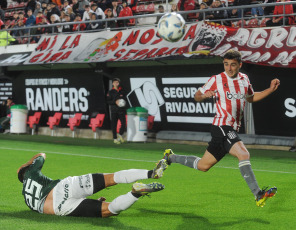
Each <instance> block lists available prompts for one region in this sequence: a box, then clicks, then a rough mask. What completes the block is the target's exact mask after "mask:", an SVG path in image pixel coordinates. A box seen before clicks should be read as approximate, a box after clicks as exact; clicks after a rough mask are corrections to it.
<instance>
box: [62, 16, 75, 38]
mask: <svg viewBox="0 0 296 230" xmlns="http://www.w3.org/2000/svg"><path fill="white" fill-rule="evenodd" d="M65 20H66V21H65V22H66V23H68V22H71V21H72V20H71V17H70V15H69V14H66V15H65ZM72 31H73V25H63V32H64V33H70V32H72Z"/></svg>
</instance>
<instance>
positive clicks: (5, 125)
mask: <svg viewBox="0 0 296 230" xmlns="http://www.w3.org/2000/svg"><path fill="white" fill-rule="evenodd" d="M3 32H6V33H7V31H1V32H0V35H1V34H2V33H3ZM1 40H2V39H1ZM14 40H15V39H14ZM0 44H1V46H2V42H0ZM13 105H14V103H13V100H12V98H11V97H9V98H8V99H7V101H6V116H5V117H1V118H0V129H1V130H2V132H3V131H4V130H5V129H9V127H10V124H9V123H10V118H11V111H10V107H11V106H13Z"/></svg>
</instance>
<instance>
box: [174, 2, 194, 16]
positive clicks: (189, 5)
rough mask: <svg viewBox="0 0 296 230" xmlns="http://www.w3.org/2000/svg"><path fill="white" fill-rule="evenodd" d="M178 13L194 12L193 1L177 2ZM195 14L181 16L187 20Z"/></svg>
mask: <svg viewBox="0 0 296 230" xmlns="http://www.w3.org/2000/svg"><path fill="white" fill-rule="evenodd" d="M178 9H179V11H190V10H195V1H194V0H179V2H178ZM194 15H195V14H189V15H187V14H186V15H185V14H183V15H182V16H183V18H184V19H185V20H187V16H194Z"/></svg>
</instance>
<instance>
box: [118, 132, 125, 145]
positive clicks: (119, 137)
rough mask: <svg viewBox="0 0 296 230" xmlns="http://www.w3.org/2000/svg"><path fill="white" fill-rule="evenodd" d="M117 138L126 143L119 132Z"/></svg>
mask: <svg viewBox="0 0 296 230" xmlns="http://www.w3.org/2000/svg"><path fill="white" fill-rule="evenodd" d="M117 140H119V141H120V142H121V143H124V139H123V137H122V136H121V135H120V134H117Z"/></svg>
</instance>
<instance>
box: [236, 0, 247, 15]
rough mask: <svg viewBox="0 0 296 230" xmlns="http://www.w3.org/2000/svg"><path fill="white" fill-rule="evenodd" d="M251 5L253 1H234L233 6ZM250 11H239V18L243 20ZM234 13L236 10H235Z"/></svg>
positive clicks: (245, 9)
mask: <svg viewBox="0 0 296 230" xmlns="http://www.w3.org/2000/svg"><path fill="white" fill-rule="evenodd" d="M250 4H251V0H234V2H233V6H245V5H250ZM248 11H250V9H249V8H244V9H238V10H237V15H238V17H239V18H242V16H243V15H245V14H246V12H248ZM234 13H236V12H235V10H234Z"/></svg>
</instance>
